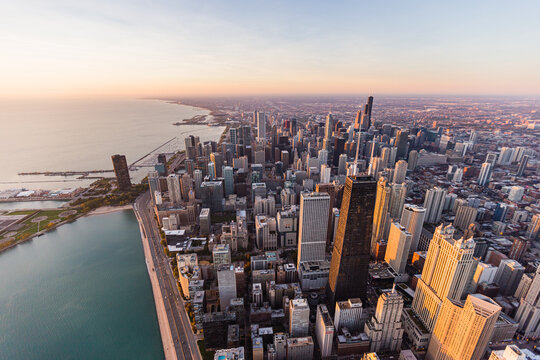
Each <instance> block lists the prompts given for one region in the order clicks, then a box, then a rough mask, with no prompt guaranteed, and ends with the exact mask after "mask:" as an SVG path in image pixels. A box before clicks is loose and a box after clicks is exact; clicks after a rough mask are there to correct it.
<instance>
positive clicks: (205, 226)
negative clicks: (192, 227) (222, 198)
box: [199, 208, 212, 235]
mask: <svg viewBox="0 0 540 360" xmlns="http://www.w3.org/2000/svg"><path fill="white" fill-rule="evenodd" d="M211 224H212V221H211V218H210V209H208V208H202V209H201V213H200V214H199V232H200V234H201V235H210V229H211Z"/></svg>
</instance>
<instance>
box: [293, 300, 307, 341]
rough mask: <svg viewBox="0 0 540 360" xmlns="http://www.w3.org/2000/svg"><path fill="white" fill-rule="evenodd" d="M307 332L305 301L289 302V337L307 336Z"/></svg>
mask: <svg viewBox="0 0 540 360" xmlns="http://www.w3.org/2000/svg"><path fill="white" fill-rule="evenodd" d="M308 330H309V306H308V303H307V300H306V299H302V298H299V299H292V300H290V301H289V336H290V337H302V336H307V335H308Z"/></svg>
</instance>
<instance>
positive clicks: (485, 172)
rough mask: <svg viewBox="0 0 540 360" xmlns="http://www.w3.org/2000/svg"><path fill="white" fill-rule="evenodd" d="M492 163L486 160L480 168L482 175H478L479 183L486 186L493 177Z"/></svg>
mask: <svg viewBox="0 0 540 360" xmlns="http://www.w3.org/2000/svg"><path fill="white" fill-rule="evenodd" d="M491 166H492V165H491V164H490V163H488V162H485V163H483V164H482V168H481V169H480V175H478V185H480V186H486V185H487V184H488V183H489V180H490V178H491Z"/></svg>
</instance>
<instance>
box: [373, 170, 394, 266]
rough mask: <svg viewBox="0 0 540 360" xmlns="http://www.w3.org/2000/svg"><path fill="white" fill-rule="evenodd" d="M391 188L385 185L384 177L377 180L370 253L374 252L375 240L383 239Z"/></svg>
mask: <svg viewBox="0 0 540 360" xmlns="http://www.w3.org/2000/svg"><path fill="white" fill-rule="evenodd" d="M390 195H391V188H390V187H389V186H387V180H386V179H385V178H384V177H381V178H379V181H377V196H376V199H375V207H374V210H373V229H372V235H371V254H372V255H373V254H374V253H375V248H376V246H377V242H378V241H380V240H382V239H383V236H384V229H385V226H386V222H387V218H388V205H389V204H390V197H391V196H390Z"/></svg>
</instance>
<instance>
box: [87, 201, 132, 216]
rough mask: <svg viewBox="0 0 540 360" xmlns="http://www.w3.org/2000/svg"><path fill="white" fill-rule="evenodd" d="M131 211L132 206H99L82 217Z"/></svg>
mask: <svg viewBox="0 0 540 360" xmlns="http://www.w3.org/2000/svg"><path fill="white" fill-rule="evenodd" d="M125 210H133V204H128V205H121V206H100V207H98V208H97V209H94V210H92V211H90V212H89V213H87V214H85V215H84V216H94V215H105V214H110V213H114V212H117V211H125Z"/></svg>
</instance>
